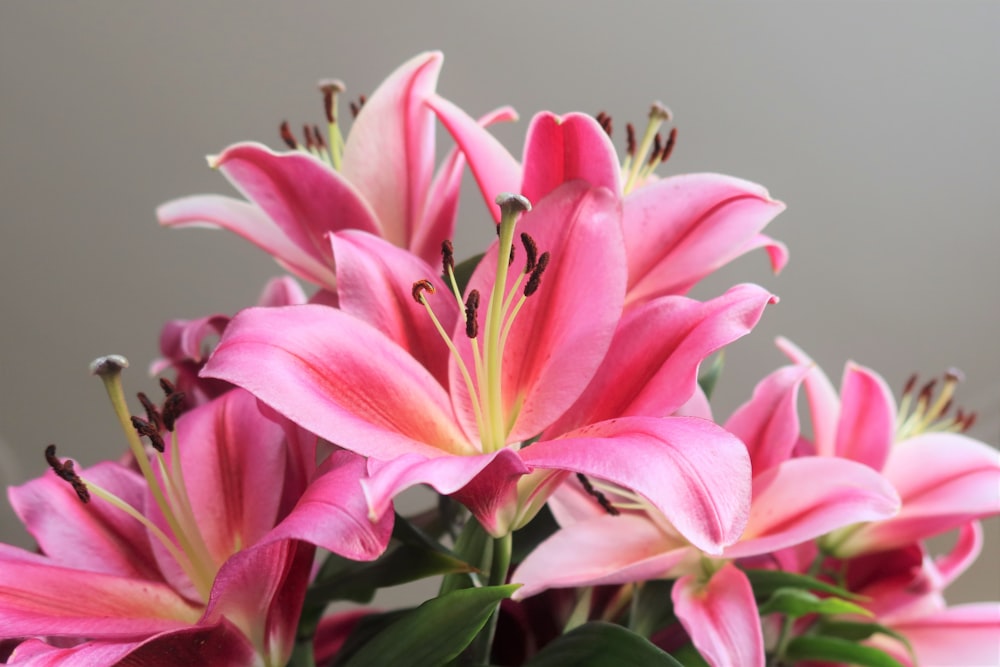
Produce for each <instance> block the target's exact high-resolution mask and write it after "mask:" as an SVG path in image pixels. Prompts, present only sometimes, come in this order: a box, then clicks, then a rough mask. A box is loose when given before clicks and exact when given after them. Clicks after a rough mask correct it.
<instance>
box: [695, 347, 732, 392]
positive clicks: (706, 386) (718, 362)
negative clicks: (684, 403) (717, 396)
mask: <svg viewBox="0 0 1000 667" xmlns="http://www.w3.org/2000/svg"><path fill="white" fill-rule="evenodd" d="M725 363H726V351H725V350H721V351H720V352H719V353H718V354H717V355H715V358H714V359H712V362H711V363H710V364H709V365H708V368H704V369H702V371H701V373H699V374H698V386H699V387H701V390H702V391H703V392H705V398H712V392H714V391H715V385H716V384H718V382H719V378H720V377H722V367H723V365H724V364H725Z"/></svg>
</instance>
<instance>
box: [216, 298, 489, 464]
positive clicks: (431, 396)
mask: <svg viewBox="0 0 1000 667" xmlns="http://www.w3.org/2000/svg"><path fill="white" fill-rule="evenodd" d="M279 332H280V333H279ZM202 374H203V375H204V376H207V377H216V378H220V379H224V380H227V381H229V382H232V383H233V384H236V385H238V386H241V387H243V388H245V389H247V390H249V391H250V392H251V393H253V394H254V395H255V396H257V398H259V399H261V400H262V401H264V403H266V404H268V405H270V406H271V407H272V408H274V409H275V410H277V411H278V412H279V413H281V414H283V415H284V416H285V417H287V418H288V419H291V420H292V421H293V422H295V423H297V424H299V425H300V426H302V427H304V428H306V429H308V430H310V431H312V432H313V433H316V434H317V435H319V436H321V437H323V438H326V439H327V440H329V441H330V442H335V443H337V444H338V445H340V446H342V447H345V448H347V449H350V450H352V451H356V452H358V453H359V454H363V455H365V456H375V457H377V458H383V459H392V458H395V457H397V456H401V455H403V454H408V453H418V454H422V455H423V456H425V457H428V458H432V457H435V456H442V455H444V454H446V453H452V454H456V453H457V454H473V453H477V450H476V448H475V447H474V446H473V445H472V443H471V442H470V441H469V440H468V439H467V438H466V437H465V435H464V434H463V433H462V432H461V431H460V430H459V427H458V425H457V424H456V423H455V418H454V416H453V412H452V408H451V401H450V399H449V396H448V394H447V393H446V392H445V390H444V388H443V387H442V386H441V385H440V384H439V383H438V381H437V380H435V379H434V377H433V376H432V375H431V374H430V373H429V372H428V371H427V369H425V368H424V367H423V366H421V365H420V363H419V362H417V361H416V360H415V359H414V358H413V357H411V356H410V355H409V354H408V353H407V352H406V351H405V350H403V349H402V348H401V347H399V346H398V345H396V344H395V343H393V342H392V341H391V340H389V339H388V338H387V337H386V336H385V335H383V334H382V333H381V332H379V331H377V330H376V329H374V328H373V327H371V326H370V325H368V324H367V323H365V322H362V321H361V320H359V319H357V318H356V317H353V316H351V315H349V314H347V313H344V312H342V311H340V310H337V309H335V308H328V307H326V306H317V305H303V306H287V307H285V308H248V309H247V310H244V311H242V312H241V313H239V314H238V315H236V317H234V318H233V320H232V322H230V324H229V326H228V327H227V328H226V333H225V335H224V336H223V337H222V340H221V341H220V342H219V346H218V347H217V348H216V350H215V354H213V355H212V357H211V358H210V359H209V361H208V364H207V365H206V366H205V369H204V370H203V371H202ZM427 443H433V445H431V444H427Z"/></svg>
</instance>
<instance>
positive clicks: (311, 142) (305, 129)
mask: <svg viewBox="0 0 1000 667" xmlns="http://www.w3.org/2000/svg"><path fill="white" fill-rule="evenodd" d="M302 136H303V137H305V141H306V148H307V149H309V150H312V149H313V148H315V147H316V140H315V139H313V133H312V128H311V127H310V126H309V123H303V124H302Z"/></svg>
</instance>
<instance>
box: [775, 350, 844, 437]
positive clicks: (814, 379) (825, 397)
mask: <svg viewBox="0 0 1000 667" xmlns="http://www.w3.org/2000/svg"><path fill="white" fill-rule="evenodd" d="M775 343H777V345H778V349H780V350H781V351H782V352H784V353H785V356H787V357H788V358H789V359H791V360H792V362H793V363H795V364H799V365H801V366H806V367H808V368H809V369H810V371H809V375H807V376H806V379H805V385H806V396H807V397H808V399H809V414H810V416H811V417H812V427H813V441H814V443H815V452H814V453H816V454H819V455H820V456H836V455H837V454H836V438H837V421H838V420H839V419H840V398H839V397H838V396H837V390H836V389H834V388H833V383H831V382H830V379H829V378H828V377H827V376H826V373H824V372H823V370H822V369H821V368H820V367H819V366H818V365H817V364H816V362H815V361H813V360H812V359H811V358H810V357H809V355H807V354H806V353H805V352H803V351H802V350H801V349H800V348H799V347H798V346H797V345H795V344H794V343H792V341H790V340H788V339H787V338H782V337H779V338H778V339H777V340H776V341H775Z"/></svg>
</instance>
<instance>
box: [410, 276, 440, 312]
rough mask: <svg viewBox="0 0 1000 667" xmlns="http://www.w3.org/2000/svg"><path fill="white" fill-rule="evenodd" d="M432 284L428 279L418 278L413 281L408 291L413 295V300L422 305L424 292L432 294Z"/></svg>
mask: <svg viewBox="0 0 1000 667" xmlns="http://www.w3.org/2000/svg"><path fill="white" fill-rule="evenodd" d="M434 291H435V290H434V285H432V284H431V281H429V280H418V281H417V282H415V283H413V290H412V291H411V292H410V294H411V295H413V300H414V301H416V302H417V303H419V304H420V305H421V306H422V305H424V300H425V299H424V292H427V293H428V294H434Z"/></svg>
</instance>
